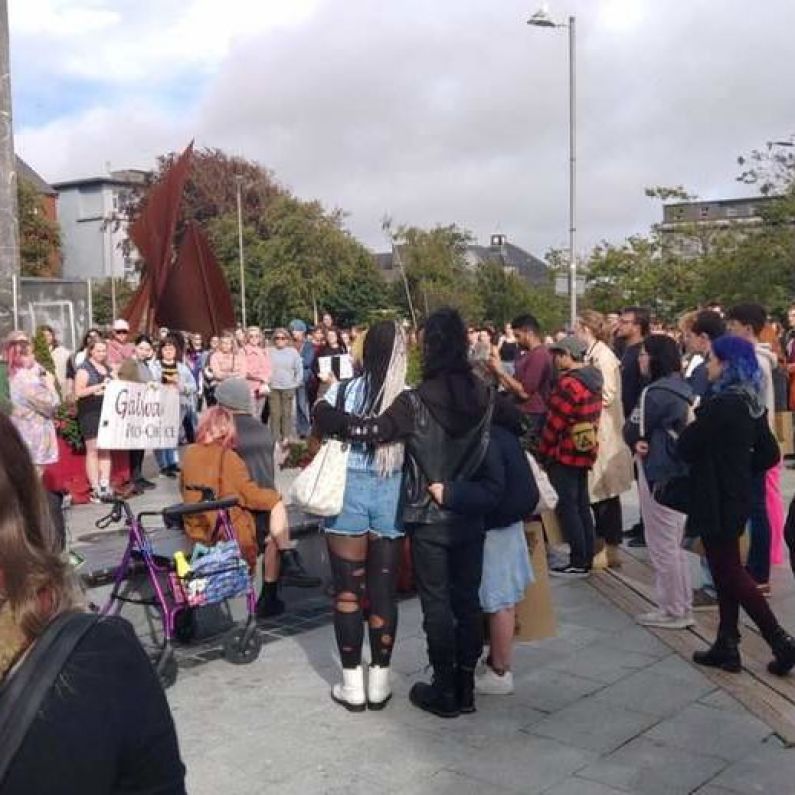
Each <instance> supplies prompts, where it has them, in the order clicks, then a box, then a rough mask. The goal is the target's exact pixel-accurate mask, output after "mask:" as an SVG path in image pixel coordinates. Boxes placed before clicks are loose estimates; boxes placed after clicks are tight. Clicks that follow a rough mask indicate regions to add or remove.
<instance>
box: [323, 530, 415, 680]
mask: <svg viewBox="0 0 795 795" xmlns="http://www.w3.org/2000/svg"><path fill="white" fill-rule="evenodd" d="M326 538H327V540H328V547H329V557H330V562H331V572H332V576H333V578H334V592H335V597H334V608H335V609H334V634H335V635H336V638H337V646H338V647H339V652H340V659H341V661H342V667H343V668H355V667H356V666H357V665H360V664H361V660H362V644H363V642H364V624H363V620H364V616H363V611H362V598H363V597H364V596H365V594H366V596H367V602H368V610H369V617H368V621H367V623H368V627H369V635H370V656H371V659H372V664H373V665H379V666H384V667H385V666H388V665H389V661H390V659H391V657H392V648H393V646H394V643H395V632H396V631H397V603H396V597H395V593H396V584H397V574H398V563H399V561H400V550H401V540H400V539H388V538H379V537H378V536H375V535H366V536H341V535H333V534H329V535H327V536H326Z"/></svg>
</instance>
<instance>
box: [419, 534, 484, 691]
mask: <svg viewBox="0 0 795 795" xmlns="http://www.w3.org/2000/svg"><path fill="white" fill-rule="evenodd" d="M408 530H409V533H410V536H411V556H412V563H413V566H414V579H415V582H416V586H417V594H418V595H419V597H420V604H421V605H422V613H423V628H424V629H425V635H426V637H427V641H428V659H429V660H430V663H431V665H432V666H433V669H434V673H435V674H436V675H437V676H439V677H441V678H446V677H449V676H450V675H452V673H453V671H454V669H455V668H456V667H459V668H465V669H467V670H474V668H475V666H476V665H477V662H478V660H479V659H480V655H481V653H482V652H483V622H482V619H481V612H480V598H479V595H478V591H479V589H480V575H481V573H482V571H483V541H484V539H485V534H484V532H483V528H482V527H481V526H479V525H474V526H473V525H471V524H469V525H467V524H466V523H463V522H462V523H457V522H451V523H449V524H448V523H444V524H428V525H411V526H410V527H409V528H408Z"/></svg>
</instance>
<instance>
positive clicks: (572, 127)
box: [527, 5, 577, 330]
mask: <svg viewBox="0 0 795 795" xmlns="http://www.w3.org/2000/svg"><path fill="white" fill-rule="evenodd" d="M527 24H528V25H532V26H533V27H535V28H568V30H569V302H570V308H569V312H570V324H571V328H572V330H573V329H574V326H575V324H576V322H577V255H576V252H575V240H576V235H577V224H576V209H577V208H576V204H577V202H576V199H577V168H576V166H577V149H576V126H577V124H576V122H577V119H576V110H577V83H576V68H575V55H576V18H575V17H574V16H570V17H569V19H568V22H560V23H559V22H555V20H554V19H553V18H552V17H551V16H550V15H549V11H547V8H546V5H544V6H542V7H541V8H540V9H539V10H538V11H536V12H535V14H533V16H531V17H530V19H528V20H527Z"/></svg>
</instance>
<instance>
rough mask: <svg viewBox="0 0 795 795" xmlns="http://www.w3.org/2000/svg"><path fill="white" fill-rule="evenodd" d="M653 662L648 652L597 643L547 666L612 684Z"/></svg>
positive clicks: (654, 659) (653, 658)
mask: <svg viewBox="0 0 795 795" xmlns="http://www.w3.org/2000/svg"><path fill="white" fill-rule="evenodd" d="M586 648H588V647H586ZM655 662H656V658H655V657H652V656H650V655H648V654H638V653H637V652H628V651H624V650H623V649H611V648H609V647H605V646H604V644H599V645H597V646H596V647H594V648H588V652H587V653H585V652H584V651H583V650H579V652H578V653H572V654H570V655H569V656H568V657H566V658H565V659H563V660H560V661H553V662H551V663H550V665H549V667H550V668H555V669H556V670H558V671H564V672H565V673H568V674H574V676H583V677H586V678H588V679H595V680H597V681H599V682H604V683H605V684H612V683H613V682H617V681H618V680H619V679H623V678H624V677H625V676H627V674H628V673H631V672H633V671H636V670H638V669H641V668H647V667H649V666H650V665H652V664H654V663H655Z"/></svg>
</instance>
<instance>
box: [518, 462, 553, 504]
mask: <svg viewBox="0 0 795 795" xmlns="http://www.w3.org/2000/svg"><path fill="white" fill-rule="evenodd" d="M525 455H526V456H527V461H528V463H529V464H530V470H531V471H532V473H533V478H534V479H535V482H536V486H538V505H536V507H535V511H533V513H534V514H539V513H544V512H545V511H554V510H555V508H556V507H557V504H558V493H557V491H555V487H554V486H553V485H552V482H551V481H550V479H549V475H547V473H546V472H545V471H544V470H543V469H542V468H541V466H540V465H539V463H538V461H536V459H535V456H534V455H533V454H532V453H529V452H526V453H525Z"/></svg>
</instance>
